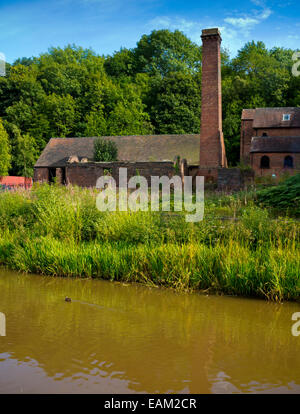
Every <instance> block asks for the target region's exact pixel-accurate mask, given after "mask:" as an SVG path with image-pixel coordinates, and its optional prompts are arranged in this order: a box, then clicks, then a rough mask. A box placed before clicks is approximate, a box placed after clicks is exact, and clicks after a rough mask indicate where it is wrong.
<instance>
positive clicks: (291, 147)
mask: <svg viewBox="0 0 300 414" xmlns="http://www.w3.org/2000/svg"><path fill="white" fill-rule="evenodd" d="M250 152H264V153H266V152H290V153H295V152H300V136H299V137H253V138H252V141H251V148H250Z"/></svg>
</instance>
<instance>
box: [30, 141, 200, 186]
mask: <svg viewBox="0 0 300 414" xmlns="http://www.w3.org/2000/svg"><path fill="white" fill-rule="evenodd" d="M102 138H103V139H109V140H110V141H113V142H115V144H116V145H117V148H118V161H117V162H111V163H104V162H94V161H93V159H94V142H95V139H96V137H87V138H52V139H50V141H49V142H48V144H47V145H46V147H45V149H44V151H43V152H42V154H41V156H40V158H39V159H38V161H37V162H36V164H35V167H34V181H38V182H50V183H51V182H53V181H54V180H55V181H57V182H59V183H61V184H72V185H79V186H82V187H94V186H95V185H96V181H97V179H98V178H99V177H101V176H102V175H103V174H104V170H106V171H107V170H108V171H109V172H110V174H111V175H112V176H113V177H114V178H115V179H116V182H117V183H118V171H119V168H120V167H123V168H124V167H126V168H127V170H128V178H130V177H131V176H134V175H137V174H140V175H142V176H143V177H145V178H146V179H148V180H150V178H151V176H152V175H153V176H162V175H167V176H172V175H174V173H175V172H176V171H175V170H176V168H175V164H176V162H177V159H178V156H179V157H180V160H181V163H180V169H182V168H185V169H187V164H188V165H189V166H191V168H192V167H193V166H194V165H197V164H198V156H199V139H200V136H199V134H181V135H135V136H110V137H102ZM182 172H183V171H182ZM185 173H186V174H187V171H186V172H185Z"/></svg>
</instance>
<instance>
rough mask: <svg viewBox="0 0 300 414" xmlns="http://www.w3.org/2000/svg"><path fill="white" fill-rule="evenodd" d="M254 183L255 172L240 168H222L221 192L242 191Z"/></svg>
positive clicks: (220, 174) (219, 178) (219, 183)
mask: <svg viewBox="0 0 300 414" xmlns="http://www.w3.org/2000/svg"><path fill="white" fill-rule="evenodd" d="M253 181H254V171H251V170H250V171H247V170H246V171H245V170H241V169H240V168H220V170H219V174H218V189H219V190H223V191H226V190H241V189H243V188H245V187H246V186H247V185H249V184H251V183H252V182H253Z"/></svg>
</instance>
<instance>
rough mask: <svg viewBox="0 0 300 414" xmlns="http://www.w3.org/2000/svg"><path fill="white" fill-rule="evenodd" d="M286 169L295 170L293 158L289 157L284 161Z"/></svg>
mask: <svg viewBox="0 0 300 414" xmlns="http://www.w3.org/2000/svg"><path fill="white" fill-rule="evenodd" d="M283 165H284V168H294V160H293V157H291V156H290V155H287V156H286V157H285V159H284V164H283Z"/></svg>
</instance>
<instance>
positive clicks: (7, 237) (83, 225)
mask: <svg viewBox="0 0 300 414" xmlns="http://www.w3.org/2000/svg"><path fill="white" fill-rule="evenodd" d="M95 197H96V193H95V192H94V191H92V190H84V189H80V188H72V187H70V188H66V187H59V186H48V185H40V186H36V187H35V188H34V189H33V190H32V191H31V192H22V191H21V192H15V193H9V192H8V193H2V194H1V195H0V231H1V233H0V264H3V265H6V266H9V267H11V268H13V269H16V270H21V271H25V272H33V273H42V274H46V275H57V276H68V277H91V278H104V279H109V280H123V281H134V282H140V283H146V284H149V285H158V286H166V287H172V288H175V289H179V290H204V291H210V292H223V293H226V294H234V295H246V296H258V297H264V298H268V299H270V300H283V299H293V300H296V299H297V298H298V297H299V293H300V277H299V275H300V258H299V239H300V237H299V236H300V232H299V230H300V228H299V223H298V222H297V221H296V220H293V219H291V218H288V217H280V218H276V219H274V218H272V217H271V216H270V214H269V211H268V210H267V209H263V208H260V207H257V206H256V205H255V204H254V202H253V200H252V198H251V197H248V196H246V195H245V194H243V195H240V196H235V197H231V196H224V197H220V198H217V197H216V196H212V197H210V198H209V199H207V200H206V208H205V217H204V220H203V221H201V222H199V223H187V222H186V221H185V216H184V213H182V214H181V213H180V214H179V213H176V215H173V214H172V213H170V214H168V213H161V212H156V213H151V212H136V213H133V212H106V213H103V212H99V211H98V210H97V209H96V202H95Z"/></svg>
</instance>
